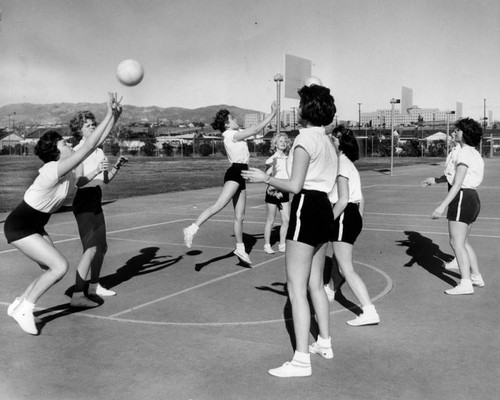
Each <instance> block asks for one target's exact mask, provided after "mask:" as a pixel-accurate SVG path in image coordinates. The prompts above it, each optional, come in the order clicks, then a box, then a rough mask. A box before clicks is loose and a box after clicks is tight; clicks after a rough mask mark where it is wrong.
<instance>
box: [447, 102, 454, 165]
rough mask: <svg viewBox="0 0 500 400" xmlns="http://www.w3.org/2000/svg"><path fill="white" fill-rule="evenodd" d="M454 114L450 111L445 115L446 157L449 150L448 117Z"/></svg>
mask: <svg viewBox="0 0 500 400" xmlns="http://www.w3.org/2000/svg"><path fill="white" fill-rule="evenodd" d="M453 114H455V111H450V112H447V113H446V156H448V152H449V149H450V115H453Z"/></svg>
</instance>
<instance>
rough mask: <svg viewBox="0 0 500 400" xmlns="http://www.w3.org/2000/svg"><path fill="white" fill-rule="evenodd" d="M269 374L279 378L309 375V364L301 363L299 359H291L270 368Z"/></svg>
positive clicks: (310, 370)
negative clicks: (279, 365)
mask: <svg viewBox="0 0 500 400" xmlns="http://www.w3.org/2000/svg"><path fill="white" fill-rule="evenodd" d="M268 372H269V374H270V375H273V376H277V377H279V378H293V377H299V376H311V374H312V369H311V364H306V363H302V362H300V361H296V360H292V361H288V362H286V363H284V364H283V365H282V366H281V367H278V368H273V369H270V370H269V371H268Z"/></svg>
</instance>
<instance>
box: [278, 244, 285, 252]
mask: <svg viewBox="0 0 500 400" xmlns="http://www.w3.org/2000/svg"><path fill="white" fill-rule="evenodd" d="M278 251H279V252H280V253H284V252H285V251H286V243H283V244H281V243H280V244H279V245H278Z"/></svg>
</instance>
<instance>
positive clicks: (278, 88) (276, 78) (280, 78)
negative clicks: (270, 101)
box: [274, 74, 283, 134]
mask: <svg viewBox="0 0 500 400" xmlns="http://www.w3.org/2000/svg"><path fill="white" fill-rule="evenodd" d="M274 82H276V134H278V133H280V128H281V115H280V114H281V107H280V98H281V82H283V75H282V74H276V75H274Z"/></svg>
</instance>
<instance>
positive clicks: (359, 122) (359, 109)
mask: <svg viewBox="0 0 500 400" xmlns="http://www.w3.org/2000/svg"><path fill="white" fill-rule="evenodd" d="M361 104H363V103H358V132H359V131H361Z"/></svg>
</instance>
